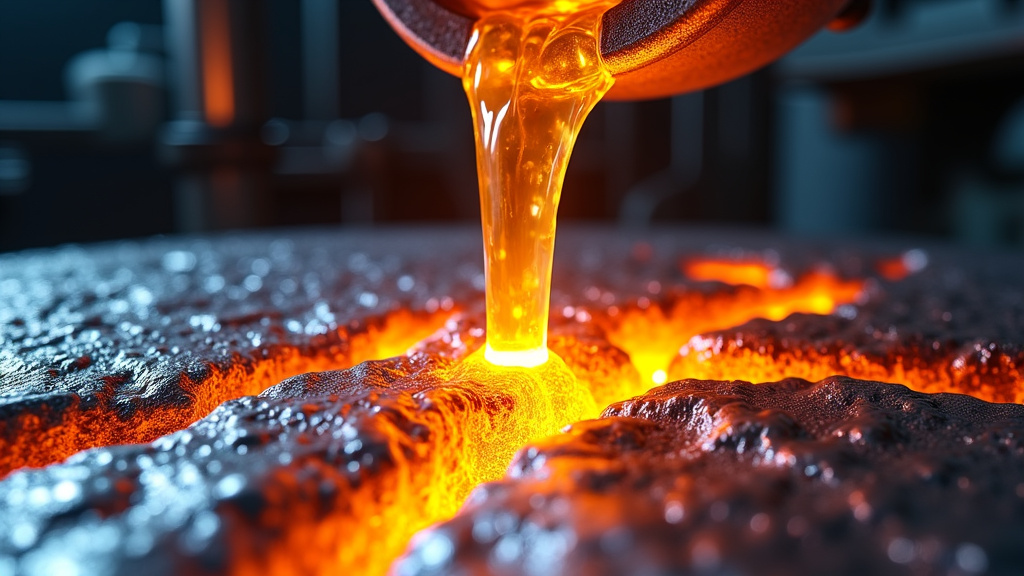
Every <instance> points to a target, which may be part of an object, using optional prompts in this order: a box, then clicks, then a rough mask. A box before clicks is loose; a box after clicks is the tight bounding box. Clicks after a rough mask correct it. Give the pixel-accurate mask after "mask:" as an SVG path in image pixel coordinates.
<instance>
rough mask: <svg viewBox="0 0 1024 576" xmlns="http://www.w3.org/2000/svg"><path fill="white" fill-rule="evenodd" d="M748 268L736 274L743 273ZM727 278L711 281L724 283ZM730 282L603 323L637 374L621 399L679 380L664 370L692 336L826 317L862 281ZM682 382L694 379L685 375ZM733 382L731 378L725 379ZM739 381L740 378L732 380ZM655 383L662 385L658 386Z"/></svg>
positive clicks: (853, 297) (816, 276)
mask: <svg viewBox="0 0 1024 576" xmlns="http://www.w3.org/2000/svg"><path fill="white" fill-rule="evenodd" d="M702 262H705V263H707V264H706V265H703V270H705V271H708V270H713V271H716V272H729V271H731V270H733V268H732V266H731V263H729V262H723V261H720V262H718V263H717V264H713V265H712V264H711V262H713V261H702ZM747 266H749V265H748V264H742V265H741V266H740V268H739V269H741V270H747V269H748V268H747ZM725 276H726V274H724V273H723V274H719V275H718V276H717V278H716V280H719V281H723V278H724V277H725ZM731 280H732V281H733V282H738V283H740V284H741V285H740V286H738V287H736V288H734V289H732V290H723V291H720V292H715V293H712V294H710V295H708V294H702V293H697V292H692V293H684V294H681V295H679V296H678V297H676V298H675V299H674V300H673V301H671V303H669V304H668V305H666V306H649V307H647V308H639V307H635V308H629V309H626V310H625V311H623V312H621V313H620V314H618V315H617V316H615V317H609V318H607V319H605V320H603V322H604V323H605V324H606V325H607V327H608V328H607V330H608V339H609V340H610V341H611V342H612V343H613V344H615V345H616V346H618V347H620V348H622V349H623V350H625V351H626V353H627V354H629V357H630V360H631V361H632V363H633V365H634V366H636V368H637V370H638V371H639V372H640V386H641V387H640V388H638V389H635V390H628V391H627V390H624V391H623V397H629V396H633V395H635V394H640V393H642V392H644V391H645V390H647V388H650V386H651V385H652V384H660V383H663V382H665V381H666V380H670V379H672V380H674V379H678V378H680V377H684V376H680V374H679V373H678V372H676V371H670V370H669V366H670V364H671V363H672V361H673V359H674V358H675V357H676V356H677V354H678V352H679V349H680V347H681V346H683V345H684V344H686V342H687V341H688V340H689V339H690V337H692V336H693V335H695V334H701V333H704V332H711V331H714V330H721V329H724V328H729V327H732V326H738V325H740V324H743V323H745V322H747V321H749V320H753V319H754V318H767V319H769V320H781V319H783V318H785V317H787V316H789V315H790V314H793V313H795V312H808V313H812V314H830V313H832V312H833V311H834V310H835V308H836V307H837V306H839V305H842V304H849V303H852V302H856V301H857V299H858V297H859V296H860V295H861V293H862V291H863V287H864V285H863V282H861V281H858V280H842V279H840V278H838V277H836V276H835V275H833V274H832V273H830V272H827V271H815V272H812V273H810V274H807V275H805V276H803V277H801V278H799V279H797V280H796V281H795V283H793V285H792V286H788V287H785V288H767V287H766V288H756V287H753V286H752V285H751V283H750V282H747V280H750V278H749V277H748V276H746V275H744V274H740V275H734V276H733V277H732V278H731ZM685 377H695V376H692V375H690V374H688V373H687V374H685ZM730 378H732V377H730ZM735 378H741V376H735ZM659 380H660V381H661V382H659Z"/></svg>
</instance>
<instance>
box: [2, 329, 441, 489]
mask: <svg viewBox="0 0 1024 576" xmlns="http://www.w3.org/2000/svg"><path fill="white" fill-rule="evenodd" d="M445 319H446V315H445V316H442V315H441V314H433V315H428V314H422V313H420V314H416V313H412V312H409V311H406V310H398V311H395V312H393V313H391V314H388V315H387V316H384V317H381V318H376V319H371V320H368V321H366V322H364V323H363V324H362V325H360V326H357V327H354V328H350V329H347V330H339V332H338V336H339V338H338V339H337V340H334V339H332V338H329V337H327V336H324V337H322V338H323V341H322V342H317V341H315V340H314V341H313V342H312V345H311V346H309V347H308V348H298V347H295V346H276V347H272V348H270V349H268V350H267V353H265V354H263V353H254V354H253V355H252V356H251V357H249V358H247V359H241V358H236V359H234V361H233V362H232V363H231V365H230V367H228V368H226V369H225V368H221V367H218V366H212V365H211V366H210V367H209V375H208V376H207V377H206V378H205V379H204V380H202V381H201V382H199V381H196V382H193V381H191V380H189V379H188V377H187V376H185V375H182V377H181V378H182V379H181V382H180V384H179V385H180V387H181V389H182V392H183V394H186V395H188V396H189V397H190V399H191V401H190V403H188V404H187V405H182V406H167V405H163V404H162V405H161V407H160V408H159V409H156V410H152V409H150V410H145V411H143V410H140V411H139V412H136V413H135V414H134V415H133V416H132V417H131V418H129V419H127V420H122V419H121V418H119V417H118V416H117V415H116V414H114V413H113V412H112V409H111V408H110V407H108V404H107V403H106V402H99V403H96V405H94V406H91V407H89V408H87V409H82V408H79V407H78V405H77V404H78V402H79V401H77V400H76V403H75V405H72V406H70V407H67V408H64V409H63V411H62V412H61V413H60V414H59V416H58V417H59V419H60V424H59V425H56V426H54V425H53V424H49V423H48V422H52V416H49V415H48V414H49V412H50V410H51V408H49V407H47V406H42V407H40V409H39V410H40V412H39V413H38V414H36V413H31V412H26V413H24V414H21V415H20V416H18V417H17V418H16V419H15V422H14V425H15V426H16V427H17V429H18V430H19V433H18V434H17V435H16V436H15V435H0V478H2V477H4V476H6V475H7V474H8V473H10V472H11V471H13V470H16V469H18V468H21V467H23V466H30V467H39V466H45V465H47V464H52V463H54V462H59V461H61V460H63V459H65V458H67V457H68V456H71V455H72V454H75V453H76V452H80V451H82V450H86V449H88V448H94V447H97V446H110V445H114V444H135V443H141V442H150V441H152V440H155V439H157V438H159V437H160V436H163V435H165V434H170V433H171V432H174V431H177V430H181V429H183V428H185V427H187V426H189V425H190V424H192V423H193V422H195V421H196V420H198V419H200V418H202V417H204V416H206V415H207V414H209V413H210V412H211V411H212V410H213V409H214V408H216V407H217V406H219V405H220V404H222V403H224V402H226V401H228V400H231V399H234V398H239V397H242V396H248V395H253V394H259V393H260V392H262V391H263V390H265V389H266V388H268V387H269V386H272V385H274V384H277V383H278V382H280V381H281V380H284V379H285V378H288V377H290V376H294V375H296V374H302V373H304V372H317V371H322V370H338V369H342V368H348V367H350V366H354V365H356V364H359V363H361V362H365V361H366V360H372V359H376V358H389V357H391V356H396V355H398V354H402V353H404V352H405V351H406V350H408V349H409V348H410V347H412V346H414V345H415V344H417V343H418V342H420V341H421V340H423V339H424V338H426V337H427V336H429V335H431V334H433V333H434V332H435V331H436V330H437V329H438V328H440V327H441V326H442V325H443V324H444V322H445ZM147 374H148V373H146V372H144V373H143V375H144V376H142V377H145V375H147ZM137 378H139V377H137ZM157 385H158V384H157V383H156V382H154V383H153V386H154V388H155V387H156V386H157Z"/></svg>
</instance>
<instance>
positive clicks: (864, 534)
mask: <svg viewBox="0 0 1024 576" xmlns="http://www.w3.org/2000/svg"><path fill="white" fill-rule="evenodd" d="M1022 523H1024V406H1021V405H1018V404H990V403H987V402H984V401H981V400H978V399H976V398H972V397H969V396H964V395H956V394H937V395H930V394H922V393H917V392H913V391H911V390H909V389H907V388H905V387H903V386H896V385H892V384H883V383H878V382H866V381H859V380H852V379H848V378H842V377H832V378H828V379H826V380H823V381H821V382H818V383H810V382H807V381H804V380H797V379H791V380H786V381H783V382H779V383H773V384H760V385H751V384H749V383H746V382H715V381H698V380H685V381H680V382H675V383H672V384H669V385H666V386H664V387H661V388H657V389H654V390H652V391H650V392H648V393H647V394H645V395H643V396H641V397H638V398H634V399H632V400H629V401H627V402H622V403H620V404H616V405H613V406H611V407H609V408H608V409H607V410H606V411H605V413H604V415H603V417H602V418H601V419H599V420H594V421H590V422H584V423H580V424H577V425H575V426H573V427H572V429H571V430H570V431H568V432H567V433H566V434H563V435H561V436H558V437H554V438H551V439H549V440H546V441H544V442H540V443H537V444H535V445H533V446H531V447H529V448H526V449H525V450H524V451H522V452H521V453H520V455H519V456H518V458H517V460H516V462H514V463H513V465H512V467H511V469H510V474H509V477H508V478H507V479H505V480H502V481H500V482H495V483H490V484H486V485H484V486H483V487H481V488H479V489H478V490H477V491H476V492H474V494H473V495H471V496H470V499H469V501H468V503H467V505H466V506H465V508H464V509H463V510H462V511H461V512H460V513H459V514H458V515H457V516H456V517H455V518H454V519H453V520H451V521H449V522H446V523H444V524H441V525H440V526H438V527H436V528H433V529H430V530H427V531H425V532H422V533H420V534H419V535H417V537H416V538H415V540H414V543H413V546H412V548H411V550H410V551H409V552H408V554H407V555H406V556H405V558H404V559H403V560H401V561H400V562H399V563H398V564H397V565H396V566H395V568H394V573H396V574H399V575H402V576H407V575H413V574H416V575H424V576H425V575H429V574H485V575H486V574H490V575H513V574H514V575H521V574H531V575H532V574H589V575H602V574H721V575H725V574H834V575H845V574H848V575H851V576H852V575H860V574H981V573H987V574H1015V573H1019V570H1020V568H1021V567H1022V566H1024V547H1022V546H1021V534H1020V526H1021V525H1022Z"/></svg>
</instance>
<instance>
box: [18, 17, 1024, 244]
mask: <svg viewBox="0 0 1024 576" xmlns="http://www.w3.org/2000/svg"><path fill="white" fill-rule="evenodd" d="M223 30H227V31H228V32H229V33H227V34H221V33H220V31H223ZM218 42H219V43H221V44H222V45H219V46H220V49H221V54H220V56H221V57H220V58H219V59H217V58H215V57H214V56H216V54H214V55H213V56H210V55H209V54H206V53H205V52H203V50H210V49H215V48H217V46H218V44H217V43H218ZM211 47H212V48H211ZM200 53H202V54H200ZM203 58H206V60H203ZM218 66H219V67H220V68H217V67H218ZM208 68H209V69H211V70H213V71H214V72H216V71H217V70H222V71H223V70H227V71H228V73H227V75H226V77H228V78H230V80H231V85H230V86H229V87H228V92H227V93H226V95H225V94H220V97H222V99H224V98H226V99H227V100H226V101H227V102H228V104H227V106H228V109H229V114H228V116H225V117H221V118H218V117H212V116H210V115H209V114H207V115H206V116H204V114H203V113H201V110H202V109H203V98H204V94H205V97H207V98H209V97H210V96H209V94H206V93H204V92H203V89H204V88H203V86H202V85H201V84H202V82H201V78H202V77H203V74H204V71H205V70H207V69H208ZM221 76H224V75H221ZM206 89H207V90H208V89H209V86H207V87H206ZM560 218H562V219H563V220H564V221H577V220H583V221H603V222H608V223H613V222H614V223H618V224H620V225H623V226H633V227H642V226H647V225H650V224H651V223H658V222H681V223H690V222H694V223H702V224H729V225H744V226H758V227H764V228H774V229H778V230H782V231H786V232H792V233H807V234H841V235H858V234H902V233H911V234H918V235H928V236H937V237H944V238H947V239H952V240H954V241H958V242H963V243H970V244H976V245H987V246H995V245H1002V246H1019V247H1024V0H876V2H875V9H874V12H873V13H872V16H871V17H870V19H869V20H868V21H867V22H866V23H864V24H863V25H862V26H861V27H859V28H857V29H856V30H854V31H852V32H848V33H845V34H835V33H830V32H823V33H821V34H819V35H818V36H817V37H815V38H813V39H811V40H810V41H809V42H808V43H807V44H805V45H804V46H802V47H801V48H799V49H798V50H797V51H795V52H794V53H792V54H791V55H789V56H788V57H786V58H785V59H783V60H782V61H781V62H779V63H777V64H776V65H774V66H772V67H771V68H769V69H767V70H764V71H761V72H758V73H756V74H754V75H751V76H749V77H746V78H743V79H740V80H737V81H735V82H732V83H730V84H728V85H725V86H721V87H718V88H714V89H711V90H708V91H706V92H702V93H696V94H687V95H682V96H678V97H675V98H672V99H666V100H658V101H648V102H626V103H622V102H605V103H602V104H600V105H599V106H598V107H597V109H596V110H595V111H594V112H593V114H592V115H591V118H590V120H589V121H588V123H587V125H586V126H585V128H584V130H583V134H582V136H581V139H580V141H579V143H578V145H577V148H576V152H575V154H574V157H573V160H572V162H571V165H570V168H569V174H568V176H567V179H566V185H565V189H564V192H563V195H562V205H561V208H560ZM477 219H478V205H477V196H476V176H475V167H474V164H473V141H472V128H471V125H470V118H469V110H468V107H467V106H466V102H465V97H464V96H463V94H462V89H461V86H460V83H459V81H458V80H457V79H456V78H453V77H450V76H448V75H446V74H444V73H442V72H439V71H437V70H435V69H433V68H432V67H431V66H430V65H428V64H427V63H425V62H424V61H422V60H421V59H420V58H419V57H418V56H417V55H416V54H415V53H414V52H413V51H412V50H411V49H409V48H408V47H406V46H405V45H404V44H403V43H402V41H401V40H400V39H399V38H398V37H397V36H396V35H395V34H394V33H393V32H392V31H391V30H390V29H389V28H388V27H387V26H386V25H385V23H384V21H383V19H382V18H381V17H380V15H378V14H377V12H376V11H375V10H374V8H373V7H372V5H371V4H370V1H369V0H301V1H298V0H103V1H102V2H101V1H98V0H4V2H2V3H0V250H15V249H21V248H26V247H33V246H48V245H54V244H58V243H64V242H90V241H97V240H105V239H112V238H125V237H138V236H146V235H152V234H162V233H174V232H196V231H206V230H218V229H228V228H247V227H268V226H295V225H304V224H318V225H332V224H335V225H343V224H348V223H364V224H365V223H395V222H412V221H430V222H437V221H464V222H475V221H477Z"/></svg>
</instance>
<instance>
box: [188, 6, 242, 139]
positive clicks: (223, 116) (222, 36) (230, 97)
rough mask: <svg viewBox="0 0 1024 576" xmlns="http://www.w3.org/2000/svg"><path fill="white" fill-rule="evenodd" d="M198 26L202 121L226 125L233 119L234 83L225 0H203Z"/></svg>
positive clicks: (220, 125) (221, 125) (229, 29)
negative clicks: (203, 118) (203, 113)
mask: <svg viewBox="0 0 1024 576" xmlns="http://www.w3.org/2000/svg"><path fill="white" fill-rule="evenodd" d="M197 5H198V7H199V10H202V17H201V19H200V21H201V22H202V23H203V25H202V28H201V29H200V30H199V34H200V47H201V48H200V49H201V50H202V56H201V62H200V64H201V66H202V70H203V72H202V75H203V107H204V112H205V115H206V121H207V122H209V123H210V124H212V125H214V126H219V127H224V126H228V125H230V124H231V123H232V122H233V121H234V119H235V86H234V78H233V76H232V71H231V26H230V22H229V21H228V18H229V15H228V0H203V1H202V2H199V3H198V4H197Z"/></svg>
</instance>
